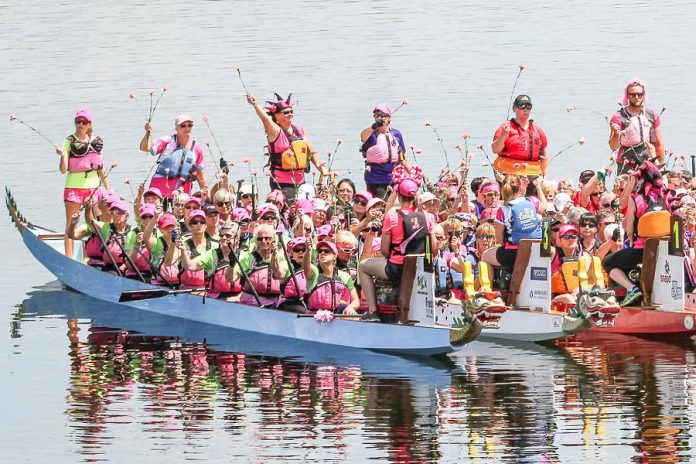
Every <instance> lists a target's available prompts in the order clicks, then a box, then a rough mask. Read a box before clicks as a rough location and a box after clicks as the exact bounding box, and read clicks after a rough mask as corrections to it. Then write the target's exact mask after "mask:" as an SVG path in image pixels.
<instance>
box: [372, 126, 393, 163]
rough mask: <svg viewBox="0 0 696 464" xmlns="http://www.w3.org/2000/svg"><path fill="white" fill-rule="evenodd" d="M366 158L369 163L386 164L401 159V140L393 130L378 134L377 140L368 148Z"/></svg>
mask: <svg viewBox="0 0 696 464" xmlns="http://www.w3.org/2000/svg"><path fill="white" fill-rule="evenodd" d="M365 159H366V160H367V162H368V163H375V164H384V163H388V162H392V163H397V162H398V161H399V142H398V140H396V137H394V134H392V132H391V130H390V131H389V132H386V133H382V132H380V133H379V134H377V142H376V143H375V144H374V145H372V146H371V147H370V148H368V149H367V151H366V152H365Z"/></svg>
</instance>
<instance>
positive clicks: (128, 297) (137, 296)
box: [118, 289, 171, 303]
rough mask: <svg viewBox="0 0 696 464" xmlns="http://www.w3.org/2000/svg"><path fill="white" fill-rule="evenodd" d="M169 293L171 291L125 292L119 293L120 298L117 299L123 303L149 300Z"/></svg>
mask: <svg viewBox="0 0 696 464" xmlns="http://www.w3.org/2000/svg"><path fill="white" fill-rule="evenodd" d="M169 293H171V291H170V290H165V289H161V290H160V289H153V290H127V291H125V292H122V293H121V296H120V297H119V298H118V302H119V303H123V302H127V301H139V300H149V299H151V298H160V297H163V296H167V295H169Z"/></svg>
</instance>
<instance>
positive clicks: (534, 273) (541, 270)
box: [529, 267, 549, 281]
mask: <svg viewBox="0 0 696 464" xmlns="http://www.w3.org/2000/svg"><path fill="white" fill-rule="evenodd" d="M548 276H549V273H548V270H547V269H546V268H545V267H531V268H530V275H529V278H530V279H531V280H541V281H546V280H547V279H548Z"/></svg>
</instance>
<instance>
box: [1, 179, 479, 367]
mask: <svg viewBox="0 0 696 464" xmlns="http://www.w3.org/2000/svg"><path fill="white" fill-rule="evenodd" d="M5 203H6V206H7V209H8V211H9V213H10V217H11V218H12V221H13V222H14V224H15V226H16V227H17V229H18V230H19V232H20V234H21V237H22V240H23V241H24V244H25V245H26V247H27V248H28V250H29V252H30V253H31V254H32V255H33V256H34V257H35V258H36V259H37V260H38V261H39V262H40V263H41V264H42V265H43V266H44V267H46V269H48V270H49V271H50V272H51V273H52V274H53V275H55V276H56V278H58V280H60V281H61V282H62V283H63V284H64V285H65V286H67V287H69V288H71V289H73V290H76V291H78V292H80V293H83V294H85V295H88V296H91V297H93V298H97V299H99V300H103V301H108V302H112V303H120V304H123V305H127V306H130V307H133V308H137V309H140V310H143V311H149V312H152V313H158V314H163V315H167V316H173V317H178V318H182V319H185V320H191V321H196V322H201V323H207V324H213V325H218V326H221V327H227V328H230V329H236V330H239V331H244V332H250V333H257V334H262V335H265V336H272V337H280V338H289V339H294V340H299V341H304V342H307V343H312V344H320V345H334V346H339V347H345V348H353V349H363V350H371V351H378V352H385V353H395V354H400V355H423V356H434V355H442V354H446V353H449V352H452V351H456V350H458V349H460V348H461V347H462V346H464V345H466V344H467V343H468V342H470V341H472V340H474V339H475V338H476V337H477V336H478V335H479V333H480V331H481V328H482V326H481V323H480V322H479V319H478V318H477V317H475V316H472V317H466V318H462V319H460V320H458V322H457V323H455V324H448V325H442V324H437V323H436V322H435V320H434V298H433V294H434V275H433V273H432V272H428V269H427V266H426V267H425V268H424V259H423V257H422V256H420V257H415V256H409V257H407V263H406V264H405V268H404V269H405V270H404V277H403V278H402V282H401V283H402V285H401V287H402V288H401V292H400V302H401V306H400V309H401V311H402V314H403V316H404V317H403V318H402V320H400V321H397V322H399V323H375V322H363V321H361V320H357V319H359V318H335V319H333V320H331V321H330V322H320V321H318V320H316V319H315V318H312V317H299V316H298V315H297V314H295V313H290V312H286V311H280V310H275V309H269V308H259V307H256V306H249V305H244V304H241V303H233V302H228V301H225V300H219V299H212V298H205V297H204V296H199V295H195V294H191V293H179V292H178V291H176V290H169V289H167V288H164V287H157V286H154V285H151V284H149V283H145V282H141V281H139V280H134V279H129V278H125V277H121V276H118V275H115V274H111V273H108V272H103V271H102V270H100V269H97V268H94V267H90V266H88V265H87V264H85V262H84V261H85V260H84V259H83V250H82V248H83V247H81V246H76V247H75V248H76V251H75V256H74V257H73V258H70V257H66V256H65V255H64V254H63V252H62V250H63V248H64V238H65V236H64V234H61V233H55V232H53V231H50V229H46V228H44V227H41V226H38V225H35V224H32V223H31V222H29V221H28V220H27V219H26V218H25V217H24V216H23V215H22V214H21V212H20V211H19V209H18V207H17V204H16V201H15V199H14V198H13V196H12V194H11V192H10V190H9V189H7V188H6V198H5ZM137 293H142V294H143V295H147V294H152V293H159V295H161V297H160V298H147V299H141V298H137V297H135V298H133V296H134V294H137ZM124 295H130V297H129V298H124Z"/></svg>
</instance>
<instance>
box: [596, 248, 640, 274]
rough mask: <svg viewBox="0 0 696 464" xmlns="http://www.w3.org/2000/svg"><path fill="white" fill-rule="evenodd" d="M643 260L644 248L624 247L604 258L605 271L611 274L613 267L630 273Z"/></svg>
mask: <svg viewBox="0 0 696 464" xmlns="http://www.w3.org/2000/svg"><path fill="white" fill-rule="evenodd" d="M642 262H643V249H642V248H624V249H623V250H619V251H615V252H614V253H612V254H610V255H607V256H605V257H604V259H603V260H602V267H604V271H605V272H606V273H607V274H609V272H611V270H612V269H621V270H622V271H624V273H626V274H628V272H629V271H631V270H632V269H635V268H636V266H638V265H639V264H640V263H642Z"/></svg>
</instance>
